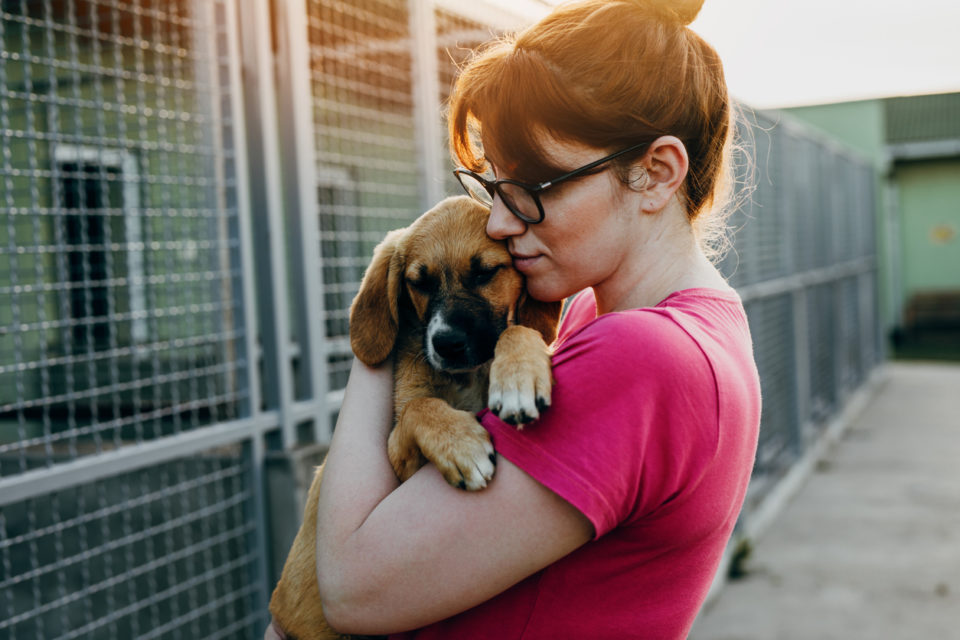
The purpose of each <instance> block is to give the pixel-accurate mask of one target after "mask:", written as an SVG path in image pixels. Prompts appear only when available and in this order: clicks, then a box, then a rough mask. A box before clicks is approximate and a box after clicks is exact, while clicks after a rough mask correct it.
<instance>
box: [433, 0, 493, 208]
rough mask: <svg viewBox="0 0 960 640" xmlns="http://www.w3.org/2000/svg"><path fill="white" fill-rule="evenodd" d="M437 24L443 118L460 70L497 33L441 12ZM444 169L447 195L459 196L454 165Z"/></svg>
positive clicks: (460, 190) (444, 151) (445, 151)
mask: <svg viewBox="0 0 960 640" xmlns="http://www.w3.org/2000/svg"><path fill="white" fill-rule="evenodd" d="M436 23H437V57H438V62H439V64H438V69H439V75H440V80H439V84H440V96H439V99H440V104H441V105H442V107H443V108H444V115H446V107H447V103H448V101H449V99H450V93H451V92H452V90H453V85H454V82H455V80H456V77H457V72H458V71H459V69H460V66H461V65H462V64H463V63H464V62H466V60H467V59H468V58H469V57H470V55H471V54H472V53H473V50H474V49H476V48H477V47H478V46H480V45H482V44H483V43H485V42H489V41H490V40H492V39H493V38H494V37H495V36H496V32H495V31H494V30H493V29H491V28H490V27H488V26H485V25H483V24H480V23H478V22H476V21H474V20H470V19H469V18H465V17H463V16H459V15H456V14H454V13H450V12H449V11H445V10H443V9H437V10H436ZM448 143H449V135H448V133H447V131H446V129H444V137H443V149H442V150H441V154H442V156H443V157H444V158H449V156H450V153H449V144H448ZM444 167H445V168H446V169H447V171H445V172H444V191H445V192H446V194H447V195H460V194H461V193H463V188H462V187H461V186H460V183H459V182H457V179H456V178H455V177H454V176H453V169H454V166H453V163H452V162H446V163H445V164H444Z"/></svg>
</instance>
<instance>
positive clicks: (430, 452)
mask: <svg viewBox="0 0 960 640" xmlns="http://www.w3.org/2000/svg"><path fill="white" fill-rule="evenodd" d="M387 454H388V456H389V457H390V464H392V465H393V469H394V471H396V473H397V477H398V478H400V481H401V482H402V481H405V480H406V479H407V478H409V477H410V476H412V475H413V474H414V473H415V472H416V471H417V469H419V468H420V467H421V466H423V464H424V461H425V459H426V460H429V461H430V462H432V463H434V464H435V465H436V466H437V469H439V470H440V473H441V474H443V477H444V479H446V481H447V482H448V483H449V484H451V485H453V486H454V487H459V488H461V489H467V490H469V491H477V490H479V489H483V488H484V487H486V486H487V482H489V481H490V479H491V478H493V472H494V464H495V461H496V457H495V455H494V452H493V445H492V444H491V443H490V435H489V434H488V433H487V431H486V429H484V428H483V427H481V426H480V424H479V423H478V422H477V420H476V418H475V417H474V415H473V414H472V413H470V412H468V411H460V410H458V409H454V408H453V407H451V406H450V405H449V404H447V403H446V402H445V401H444V400H441V399H439V398H412V399H411V400H410V401H409V402H407V403H406V405H405V406H404V407H403V410H402V411H401V413H400V416H399V418H398V420H397V424H396V426H395V427H394V428H393V431H391V432H390V438H389V439H388V441H387Z"/></svg>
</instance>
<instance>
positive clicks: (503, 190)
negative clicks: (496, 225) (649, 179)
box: [453, 142, 650, 224]
mask: <svg viewBox="0 0 960 640" xmlns="http://www.w3.org/2000/svg"><path fill="white" fill-rule="evenodd" d="M649 145H650V143H649V142H643V143H641V144H635V145H633V146H632V147H627V148H626V149H621V150H620V151H617V152H616V153H612V154H610V155H609V156H606V157H605V158H600V159H599V160H594V161H593V162H591V163H590V164H585V165H583V166H582V167H580V168H579V169H574V170H573V171H571V172H570V173H565V174H563V175H562V176H560V177H559V178H554V179H553V180H547V181H546V182H541V183H539V184H530V183H528V182H519V181H517V180H508V179H502V180H487V179H486V178H484V177H483V176H481V175H480V174H478V173H475V172H473V171H470V170H469V169H465V168H463V167H458V168H456V169H454V170H453V175H455V176H456V177H457V180H459V181H460V185H461V186H462V187H463V189H464V191H466V192H467V193H468V194H469V195H470V197H471V198H473V199H474V200H476V201H477V202H479V203H480V204H483V205H485V206H488V207H490V206H493V199H494V198H495V197H496V196H498V195H499V196H500V199H501V200H502V201H503V204H505V205H506V206H507V209H509V210H510V212H511V213H512V214H513V215H515V216H517V217H518V218H520V219H521V220H523V221H524V222H526V223H527V224H538V223H540V222H543V218H544V215H545V214H544V212H543V203H542V202H540V194H541V193H543V192H544V191H546V190H547V189H549V188H550V187H554V186H556V185H558V184H560V183H561V182H564V181H566V180H570V179H571V178H576V177H577V176H581V175H583V174H585V173H587V172H588V171H590V170H591V169H595V168H597V167H599V166H600V165H602V164H603V163H605V162H610V161H611V160H613V159H614V158H619V157H620V156H622V155H626V154H628V153H630V152H631V151H636V150H637V149H642V148H643V147H646V146H649ZM604 169H606V167H604Z"/></svg>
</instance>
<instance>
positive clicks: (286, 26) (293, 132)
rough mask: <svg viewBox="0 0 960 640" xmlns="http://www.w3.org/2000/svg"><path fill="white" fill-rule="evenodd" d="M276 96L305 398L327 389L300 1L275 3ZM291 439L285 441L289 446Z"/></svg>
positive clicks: (324, 437) (322, 424) (317, 436)
mask: <svg viewBox="0 0 960 640" xmlns="http://www.w3.org/2000/svg"><path fill="white" fill-rule="evenodd" d="M276 9H277V14H276V21H277V30H276V31H277V65H276V74H277V94H276V95H277V96H278V103H279V104H278V111H279V116H280V118H279V121H280V131H279V133H280V140H281V141H282V144H281V145H280V148H281V150H282V153H283V157H282V159H281V162H282V165H283V167H284V171H283V179H284V183H283V190H284V193H285V194H286V199H285V202H286V206H287V244H288V247H289V249H290V256H291V263H292V265H293V268H292V271H291V287H292V289H293V292H294V299H295V300H296V302H297V304H296V306H295V308H294V322H295V325H296V335H297V340H298V342H299V348H300V367H299V369H298V371H299V373H300V375H301V377H302V384H301V388H302V389H304V390H305V392H306V395H307V397H309V398H314V399H318V400H322V399H323V398H324V397H325V395H326V393H327V389H328V385H329V383H328V377H327V366H326V362H327V361H326V353H325V350H324V343H325V341H324V335H323V334H324V333H325V331H324V329H323V327H324V323H323V317H324V316H323V312H324V302H323V297H324V296H323V282H322V279H321V277H320V274H321V271H320V264H321V256H320V238H319V224H318V220H319V213H318V211H317V181H316V166H317V160H316V155H315V144H316V143H315V140H316V138H315V136H314V127H313V109H312V103H311V100H312V90H311V84H310V74H309V73H308V71H309V69H310V43H309V41H308V33H307V28H306V25H307V21H306V20H305V17H306V15H307V6H306V3H305V2H304V0H282V1H280V2H277V3H276ZM313 418H314V422H313V426H314V434H313V437H314V440H315V441H316V442H328V441H329V439H330V437H331V435H332V434H333V426H332V425H331V424H330V417H329V412H328V411H323V410H321V411H319V412H318V413H317V414H316V415H315V416H313ZM292 444H294V443H293V441H292V440H287V442H286V445H287V446H288V447H289V446H291V445H292Z"/></svg>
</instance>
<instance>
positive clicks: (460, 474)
mask: <svg viewBox="0 0 960 640" xmlns="http://www.w3.org/2000/svg"><path fill="white" fill-rule="evenodd" d="M487 216H488V211H487V210H486V209H485V208H484V207H482V206H481V205H479V204H477V203H476V202H474V201H473V200H471V199H470V198H468V197H466V196H461V197H457V198H448V199H446V200H444V201H442V202H441V203H439V204H438V205H437V206H436V207H434V208H433V209H431V210H430V211H428V212H427V213H425V214H423V215H422V216H421V217H420V218H418V219H417V220H416V221H415V222H414V223H413V224H412V225H410V226H409V227H407V228H405V229H398V230H396V231H392V232H390V233H389V234H388V235H387V236H386V238H385V239H384V240H383V242H382V243H381V244H380V245H379V246H378V247H377V248H376V250H375V251H374V255H373V261H372V262H371V263H370V266H369V268H368V269H367V272H366V274H365V275H364V278H363V282H362V283H361V285H360V292H359V293H358V294H357V297H356V299H355V300H354V301H353V305H352V307H351V309H350V344H351V346H352V347H353V352H354V354H356V356H357V357H358V358H359V359H360V360H361V361H362V362H364V363H365V364H367V365H371V366H373V365H377V364H380V363H381V362H383V361H385V360H386V359H387V358H388V357H389V356H390V355H391V354H394V376H395V377H394V426H393V430H392V431H391V433H390V437H389V440H388V444H387V453H388V456H389V458H390V463H391V464H392V465H393V468H394V470H395V471H396V473H397V477H398V478H400V480H401V481H403V480H406V479H407V478H409V477H410V476H411V475H413V473H414V472H416V471H417V469H419V468H420V467H421V466H423V465H424V464H425V463H426V462H427V461H428V460H429V461H430V462H433V463H434V464H435V465H436V467H437V469H438V470H439V471H440V472H441V473H442V474H443V477H444V478H445V479H446V480H447V482H449V483H450V484H451V485H453V486H455V487H460V488H461V489H468V490H478V489H482V488H483V487H485V486H486V484H487V482H488V481H489V480H490V479H491V478H492V477H493V472H494V462H495V458H494V454H493V447H492V445H491V444H490V438H489V435H488V434H487V432H486V430H484V429H483V427H481V426H480V425H479V424H478V423H477V420H476V418H475V417H474V414H475V413H476V412H477V411H479V410H480V409H482V408H483V407H484V406H486V405H488V404H489V406H490V408H491V410H493V411H494V412H496V413H497V414H498V415H499V416H500V417H501V418H502V419H504V420H505V421H507V422H510V423H512V424H517V425H518V426H522V425H523V424H524V423H526V422H529V421H531V420H535V419H536V418H538V417H539V415H540V411H542V410H543V409H544V408H545V407H547V406H549V404H550V390H551V386H552V377H551V373H550V356H549V350H548V347H547V345H548V344H549V343H551V342H553V340H554V338H555V337H556V327H557V322H558V320H559V317H560V309H561V303H559V302H556V303H543V302H538V301H536V300H534V299H532V298H529V297H528V296H527V295H526V292H525V289H524V282H523V278H522V276H521V275H520V274H519V273H518V272H517V271H516V270H515V269H514V268H513V266H512V264H511V258H510V254H509V252H508V251H507V248H506V246H505V244H504V243H502V242H496V241H493V240H491V239H490V238H488V237H487V235H486V224H487ZM321 474H322V467H321V468H320V469H318V470H317V474H316V476H315V477H314V479H313V483H312V484H311V486H310V492H309V495H308V497H307V505H306V509H305V513H304V520H303V525H302V526H301V528H300V531H299V532H298V533H297V536H296V538H295V539H294V542H293V546H292V548H291V550H290V554H289V555H288V557H287V562H286V564H285V565H284V568H283V574H282V576H281V578H280V581H279V582H278V584H277V587H276V589H275V590H274V592H273V597H272V599H271V601H270V612H271V613H272V614H273V619H274V623H273V624H274V627H275V629H276V631H273V630H270V631H268V637H269V636H270V634H274V636H273V637H277V636H279V637H283V635H282V634H285V635H286V637H287V638H291V639H296V640H323V639H332V638H340V637H342V636H340V635H338V634H337V633H336V631H334V630H333V629H331V628H330V627H329V625H327V623H326V621H325V619H324V617H323V610H322V608H321V605H320V595H319V592H318V590H317V579H316V566H315V559H314V550H315V543H316V519H317V498H318V495H319V494H318V492H319V487H320V477H321Z"/></svg>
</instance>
